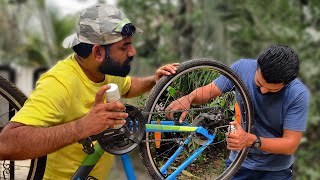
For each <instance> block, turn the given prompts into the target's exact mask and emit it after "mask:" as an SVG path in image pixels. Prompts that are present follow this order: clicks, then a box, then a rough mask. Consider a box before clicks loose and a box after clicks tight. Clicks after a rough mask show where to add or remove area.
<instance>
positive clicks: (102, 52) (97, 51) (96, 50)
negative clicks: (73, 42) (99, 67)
mask: <svg viewBox="0 0 320 180" xmlns="http://www.w3.org/2000/svg"><path fill="white" fill-rule="evenodd" d="M91 53H92V55H93V59H94V60H96V61H98V62H100V63H101V62H102V61H103V60H104V59H105V57H106V55H107V53H106V49H105V48H104V47H102V46H100V45H97V44H95V45H93V48H92V52H91Z"/></svg>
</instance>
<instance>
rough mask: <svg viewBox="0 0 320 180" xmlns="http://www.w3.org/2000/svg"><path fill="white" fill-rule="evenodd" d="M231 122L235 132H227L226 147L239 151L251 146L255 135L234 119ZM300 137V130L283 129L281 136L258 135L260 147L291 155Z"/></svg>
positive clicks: (269, 151) (275, 152) (271, 151)
mask: <svg viewBox="0 0 320 180" xmlns="http://www.w3.org/2000/svg"><path fill="white" fill-rule="evenodd" d="M231 124H233V125H235V126H236V133H230V134H229V133H228V138H227V142H228V149H230V150H235V151H239V150H242V149H244V148H246V147H251V145H252V144H253V142H254V141H255V140H256V136H255V135H254V134H250V133H247V132H245V131H244V130H243V129H242V127H241V126H240V125H239V124H238V123H237V122H236V121H234V122H232V123H231ZM301 137H302V132H298V131H291V130H286V129H285V130H284V131H283V136H282V137H281V138H265V137H260V139H261V147H260V149H261V150H263V151H265V152H268V153H273V154H286V155H292V154H294V152H295V151H296V149H297V148H298V146H299V142H300V139H301Z"/></svg>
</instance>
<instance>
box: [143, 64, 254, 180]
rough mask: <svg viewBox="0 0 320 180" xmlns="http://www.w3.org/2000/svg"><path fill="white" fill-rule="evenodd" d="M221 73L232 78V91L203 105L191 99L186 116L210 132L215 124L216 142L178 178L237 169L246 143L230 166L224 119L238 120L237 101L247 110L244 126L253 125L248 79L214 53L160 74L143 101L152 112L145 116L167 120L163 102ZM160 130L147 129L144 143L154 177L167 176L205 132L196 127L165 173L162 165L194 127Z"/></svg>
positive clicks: (247, 128) (222, 175) (207, 176)
mask: <svg viewBox="0 0 320 180" xmlns="http://www.w3.org/2000/svg"><path fill="white" fill-rule="evenodd" d="M220 75H223V76H225V77H226V78H227V79H228V80H230V82H232V87H233V91H231V92H227V93H224V94H221V95H219V96H218V97H216V98H215V99H213V100H211V101H209V102H207V103H206V104H203V105H201V106H200V105H196V106H194V105H192V106H191V108H190V109H189V110H188V116H187V118H186V119H185V122H187V123H189V124H190V125H192V126H202V127H204V128H205V129H207V130H208V131H209V133H214V132H215V130H217V131H216V133H215V135H216V136H215V139H214V142H213V143H212V144H210V145H209V146H207V148H206V149H205V150H204V151H203V152H202V153H201V154H200V155H199V156H198V157H197V158H196V159H195V160H194V161H193V162H192V163H191V164H189V166H188V167H187V168H185V169H184V170H183V171H182V172H181V173H180V174H179V175H178V177H177V179H227V178H230V177H231V176H232V175H234V174H235V173H236V171H237V170H238V169H239V167H240V166H241V164H242V162H243V161H244V159H245V157H246V155H247V153H248V148H246V149H243V150H242V151H240V152H238V153H236V156H235V158H234V161H233V162H232V163H231V165H230V166H229V167H228V168H226V167H225V161H226V160H227V159H228V157H229V154H230V151H229V150H228V149H227V147H226V141H225V140H226V135H225V133H226V132H227V131H228V129H227V127H226V126H225V125H229V122H231V121H233V120H235V118H236V114H235V108H234V106H235V103H236V102H237V101H238V103H239V105H240V107H241V111H242V114H243V116H242V118H241V125H242V127H243V129H244V130H245V131H246V132H250V131H251V126H252V125H253V109H252V104H251V100H250V97H249V93H248V91H247V89H246V87H245V85H244V83H243V82H242V81H241V80H240V78H239V77H238V76H237V75H236V74H235V73H234V71H232V70H231V68H229V67H227V66H225V65H223V64H222V63H219V62H217V61H214V60H211V59H194V60H190V61H186V62H184V63H182V64H180V66H179V67H178V70H177V72H176V74H174V75H171V76H167V77H163V78H161V80H159V82H158V83H157V84H156V85H155V87H154V88H153V89H152V91H151V93H150V95H149V97H148V99H147V102H146V107H145V111H146V112H149V113H148V115H147V117H146V119H147V123H151V121H155V122H159V121H163V120H168V119H167V118H166V117H165V115H164V109H165V107H167V106H168V105H169V104H170V103H171V102H172V101H174V100H177V99H179V98H180V97H182V96H184V95H187V94H189V93H190V92H192V91H193V90H195V89H196V88H198V87H202V86H204V85H207V84H209V83H210V82H212V81H213V80H214V79H216V78H217V77H219V76H220ZM239 100H240V101H241V102H239ZM204 114H210V115H213V116H212V117H215V118H214V119H206V118H203V117H204V116H202V115H204ZM156 133H158V135H156ZM159 133H160V132H146V134H145V141H143V142H142V143H141V144H140V155H141V157H142V161H143V163H144V165H145V168H146V170H147V172H148V173H149V175H150V176H151V177H152V179H164V178H166V177H167V176H168V175H170V174H171V173H172V172H173V171H174V170H175V169H177V168H178V166H179V165H180V164H181V163H182V162H184V161H185V160H186V159H187V158H188V157H190V156H191V154H192V152H194V151H195V150H196V149H197V148H199V147H201V146H202V145H203V144H204V142H205V141H206V140H205V139H204V138H203V136H201V135H199V134H197V133H193V134H192V135H193V138H192V140H191V142H190V143H189V144H188V146H187V147H186V146H185V148H184V150H183V151H182V152H181V153H180V155H179V156H178V157H177V158H176V159H175V160H174V162H172V163H171V165H170V166H169V168H168V169H167V174H166V175H164V174H162V173H161V172H160V169H161V167H162V166H163V164H164V163H165V162H166V161H167V160H168V159H169V158H170V157H171V156H172V154H173V153H174V152H175V151H176V150H177V148H178V147H179V144H180V143H181V140H183V139H185V138H186V137H188V136H189V135H190V133H185V132H184V133H174V132H161V134H159ZM159 137H160V138H159ZM155 140H157V141H155ZM159 140H160V141H159ZM157 142H158V143H157ZM159 142H160V143H159Z"/></svg>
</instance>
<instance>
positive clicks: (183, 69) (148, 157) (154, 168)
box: [139, 59, 253, 179]
mask: <svg viewBox="0 0 320 180" xmlns="http://www.w3.org/2000/svg"><path fill="white" fill-rule="evenodd" d="M202 70H203V71H207V70H208V72H209V73H211V71H212V73H213V72H214V73H216V72H218V73H220V74H221V75H224V76H225V77H227V78H228V79H229V80H230V81H231V82H232V83H233V85H234V88H236V89H237V90H238V94H237V96H241V97H242V99H243V102H242V103H243V104H242V105H243V108H244V109H243V110H244V111H245V114H246V115H245V117H244V118H243V120H242V121H241V122H242V126H243V128H244V130H245V131H246V132H250V131H251V127H252V126H253V108H252V104H251V99H250V97H249V93H248V91H247V89H246V86H245V84H244V83H243V82H242V80H241V79H240V78H239V76H238V75H237V74H236V73H235V72H234V71H232V70H231V68H229V67H227V66H225V65H223V64H222V63H219V62H217V61H214V60H211V59H194V60H189V61H186V62H184V63H181V64H180V65H179V67H178V70H177V72H176V74H174V75H171V76H166V77H163V78H161V79H160V80H159V82H157V84H156V85H155V86H154V88H153V89H152V90H151V93H150V95H149V97H148V99H147V102H146V109H145V111H146V112H151V113H149V115H147V117H146V120H147V123H150V122H151V120H152V118H154V117H153V116H156V115H155V114H154V113H153V112H155V108H156V107H159V104H160V105H161V106H163V105H164V104H165V105H164V107H166V106H167V105H168V104H169V102H170V98H171V97H169V95H166V94H168V92H167V91H168V90H167V89H169V87H171V86H172V85H176V84H178V85H180V86H181V84H179V83H180V82H183V83H184V84H182V85H185V84H186V83H188V82H191V83H190V84H192V85H193V84H197V83H198V81H197V80H195V79H192V78H191V79H190V78H189V77H188V78H189V79H186V80H185V82H184V81H182V80H184V79H183V78H184V77H183V76H184V75H190V76H191V75H192V72H195V73H198V72H201V71H202ZM199 76H202V74H201V75H198V74H196V75H195V76H194V77H199ZM186 77H187V76H186ZM204 77H205V76H202V79H204ZM207 77H209V75H208V76H206V78H207ZM212 77H214V75H212ZM199 78H200V77H199ZM212 80H213V79H208V82H212ZM176 81H179V83H177V82H176ZM206 84H207V83H206ZM178 85H177V86H176V87H177V88H181V87H180V86H178ZM192 85H190V87H191V86H192ZM203 85H205V84H201V83H199V85H198V86H197V87H200V86H203ZM192 88H193V87H191V88H190V89H189V90H188V92H187V93H186V94H188V93H190V92H191V91H192V90H193V89H192ZM195 88H196V87H195ZM177 92H178V91H177ZM179 92H181V90H179ZM186 94H182V95H181V96H183V95H186ZM170 96H171V95H170ZM181 96H178V97H177V98H179V97H181ZM177 98H172V99H173V100H175V99H177ZM160 99H166V100H165V103H163V102H164V101H162V100H160ZM167 101H168V103H167ZM199 113H203V112H199ZM189 114H190V113H189ZM160 116H161V115H158V116H156V118H157V119H158V118H159V117H160ZM190 116H191V115H190ZM161 118H163V117H162V116H161ZM192 121H193V119H192ZM210 128H211V127H210ZM152 134H153V133H148V132H147V133H146V134H145V137H144V140H152V139H153V138H154V136H153V135H152ZM162 136H166V137H167V136H168V137H169V138H177V137H183V136H184V135H181V134H179V135H177V133H175V134H172V133H171V134H170V135H166V134H164V133H162ZM152 143H153V142H142V143H141V144H140V149H139V150H140V155H141V158H142V161H143V164H144V165H145V168H146V170H147V172H148V173H149V175H150V176H151V178H152V179H165V176H164V175H163V174H161V173H160V171H159V169H160V166H162V165H157V164H162V163H163V162H161V163H158V161H157V159H158V158H161V160H163V159H165V158H164V153H163V154H161V155H160V154H159V155H157V154H158V153H162V152H166V153H168V152H167V151H168V148H172V147H173V146H175V144H174V143H172V144H169V145H167V147H166V148H165V150H160V149H161V148H159V147H158V148H159V149H157V150H155V149H156V148H155V145H153V144H154V143H153V144H152ZM224 143H225V142H224ZM176 144H179V143H176ZM217 145H219V144H217ZM220 145H221V144H220ZM213 146H216V145H213ZM222 147H225V146H224V145H223V146H222ZM222 147H218V148H222ZM155 151H156V152H155ZM159 151H161V152H159ZM224 151H225V150H224ZM247 153H248V148H246V149H243V150H242V151H240V152H239V153H238V155H237V157H236V158H235V160H234V161H233V162H232V163H231V165H230V166H229V168H227V169H223V170H222V171H223V172H221V174H218V175H213V174H210V173H211V172H205V173H209V174H210V175H209V176H205V177H204V175H201V176H203V177H201V178H200V179H228V178H230V177H231V176H233V175H234V174H235V173H236V172H237V170H238V169H239V168H240V166H241V164H242V163H243V161H244V159H245V158H246V156H247ZM168 156H170V155H168ZM214 156H215V155H214ZM179 157H180V156H179ZM207 157H209V154H208V156H207ZM211 158H212V159H214V157H211ZM155 161H157V162H155ZM164 161H165V160H164ZM195 162H196V161H194V162H193V163H192V164H193V165H194V164H195ZM210 163H213V162H208V165H206V167H208V166H209V165H210ZM204 164H205V163H204ZM223 165H224V164H223ZM221 166H222V165H221ZM175 167H176V166H175ZM188 167H190V165H189V166H188ZM188 167H187V168H188ZM199 167H201V166H199ZM190 169H192V167H190ZM195 171H199V169H196V170H190V171H187V172H194V173H196V172H195ZM204 171H207V170H204ZM168 173H169V174H170V172H168ZM199 173H203V172H201V171H200V172H199ZM179 176H180V177H179ZM179 176H178V177H177V179H186V178H187V179H189V178H190V177H188V176H187V177H184V176H183V175H181V174H180V175H179ZM199 176H200V175H199ZM192 177H193V176H192ZM192 177H191V178H192Z"/></svg>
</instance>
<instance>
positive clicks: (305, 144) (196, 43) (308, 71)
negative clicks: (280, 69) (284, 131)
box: [0, 0, 320, 179]
mask: <svg viewBox="0 0 320 180" xmlns="http://www.w3.org/2000/svg"><path fill="white" fill-rule="evenodd" d="M96 3H108V4H113V5H115V6H117V7H118V8H120V9H122V10H123V11H124V12H125V14H126V15H127V17H128V18H129V19H130V20H131V21H132V22H133V23H134V24H135V25H137V26H138V27H140V28H141V29H143V30H144V33H143V34H142V35H136V36H135V37H134V38H135V40H134V41H135V42H134V45H135V46H136V49H137V51H138V55H137V56H136V57H135V61H134V64H133V68H132V72H131V75H137V76H144V75H150V74H152V73H153V72H154V71H155V70H156V68H157V67H159V66H160V65H163V64H166V63H169V62H183V61H186V60H189V59H193V58H199V57H209V58H213V59H216V60H219V61H221V62H223V63H225V64H227V65H230V64H231V63H233V62H234V61H236V60H237V59H239V58H257V56H258V54H259V53H260V52H261V51H262V49H264V48H265V47H267V46H268V45H270V44H286V45H288V46H289V47H291V48H293V49H294V50H295V52H296V53H297V54H298V55H299V58H300V60H301V68H300V74H299V78H300V80H302V81H303V82H304V83H305V84H306V85H307V87H308V88H309V90H310V93H311V97H310V112H309V117H308V127H307V131H306V132H305V133H304V137H303V139H302V141H301V144H300V147H299V149H298V151H297V152H296V162H295V164H294V169H295V179H320V173H319V172H320V156H319V154H320V140H319V138H320V130H318V128H319V127H320V111H319V109H320V91H319V89H320V68H319V63H318V61H319V59H320V1H318V0H291V1H279V0H259V1H256V0H227V1H226V0H214V1H212V0H171V1H170V0H135V1H131V0H36V1H32V0H1V1H0V70H1V71H3V70H6V69H11V70H12V73H13V74H14V77H15V78H8V79H10V80H11V81H12V82H14V83H15V84H16V85H17V86H18V87H19V88H20V89H21V90H22V91H23V92H24V93H25V94H26V95H27V96H28V95H29V94H30V92H31V91H32V89H33V87H34V86H33V85H34V82H35V80H36V79H37V77H38V76H39V75H40V74H41V73H42V72H44V71H46V70H47V69H48V68H50V67H51V66H53V65H54V64H55V63H56V62H57V61H59V60H61V59H63V58H64V57H66V56H67V55H68V54H70V53H72V52H71V51H70V49H63V48H62V46H61V43H62V41H63V39H64V38H65V37H66V36H68V35H69V34H71V33H73V32H74V31H75V23H76V20H77V18H78V15H79V14H78V13H79V11H80V10H82V9H84V8H86V7H88V6H90V5H93V4H96ZM4 76H7V75H6V74H5V75H4ZM145 97H146V96H145ZM145 97H140V98H138V99H134V100H128V101H129V102H131V103H133V104H140V105H141V104H143V100H144V99H145ZM132 159H133V163H134V166H135V168H137V172H138V173H139V175H138V177H140V178H139V179H145V178H146V177H148V176H146V173H145V172H144V170H143V167H142V164H141V161H140V159H139V157H138V153H137V152H136V151H135V152H133V153H132ZM110 176H111V177H110V179H125V175H124V172H123V170H122V169H121V162H120V161H119V159H118V160H117V162H116V164H115V167H114V170H113V171H112V174H111V175H110Z"/></svg>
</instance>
